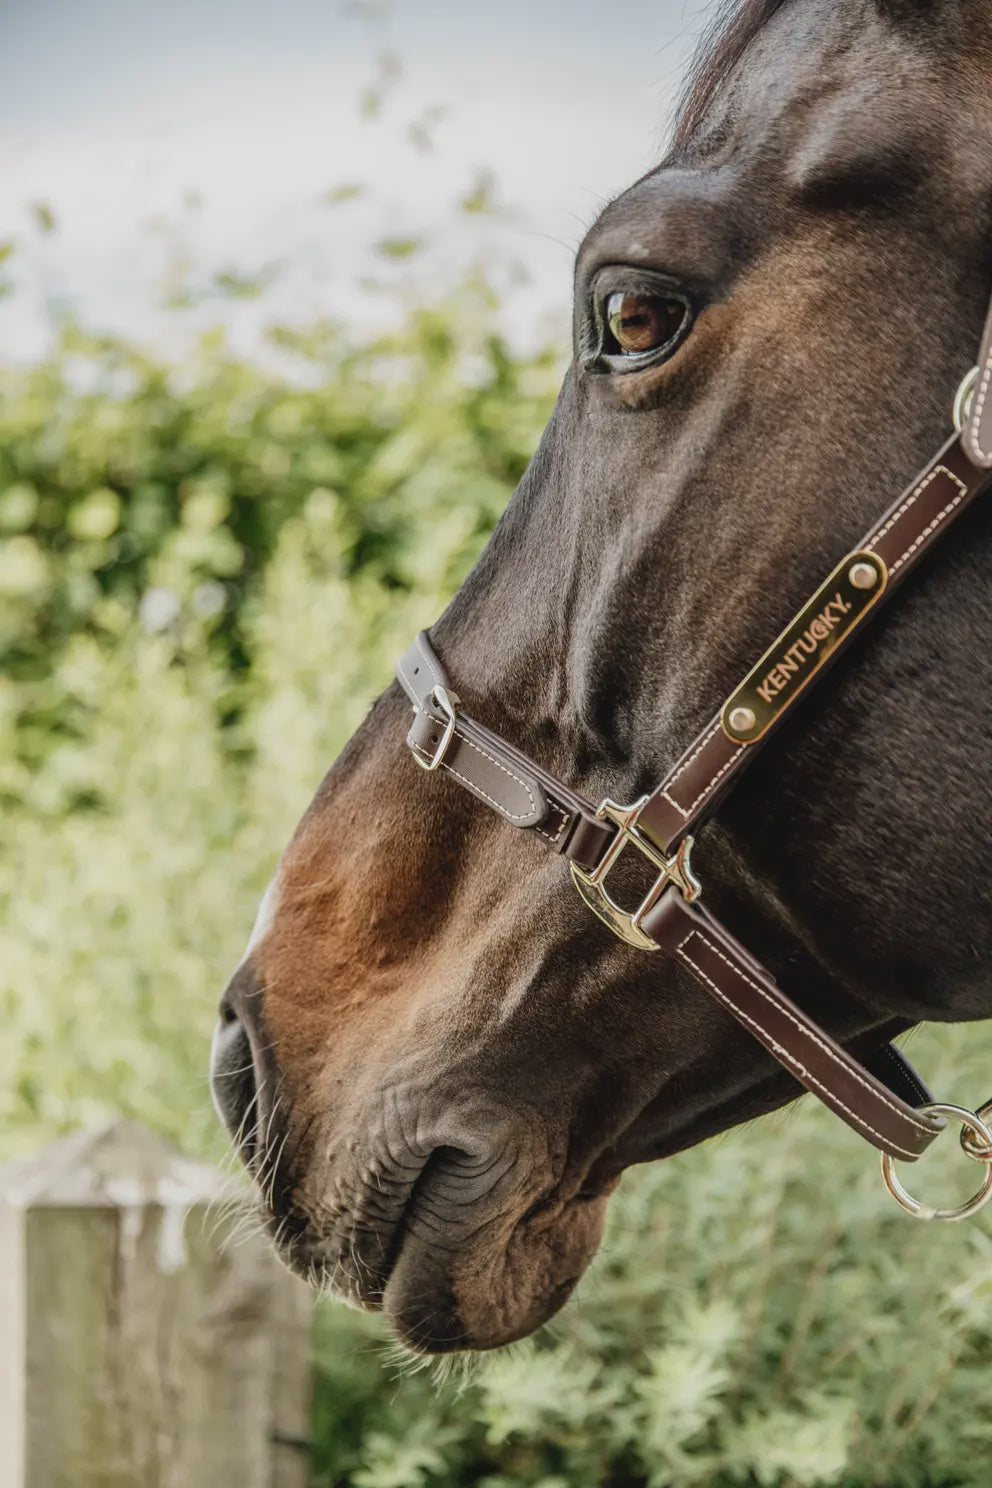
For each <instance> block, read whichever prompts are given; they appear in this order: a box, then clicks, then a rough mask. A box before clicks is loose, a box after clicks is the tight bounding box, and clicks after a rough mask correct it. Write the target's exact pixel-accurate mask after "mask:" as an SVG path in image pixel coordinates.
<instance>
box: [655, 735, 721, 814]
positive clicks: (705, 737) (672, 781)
mask: <svg viewBox="0 0 992 1488" xmlns="http://www.w3.org/2000/svg"><path fill="white" fill-rule="evenodd" d="M719 728H720V724H719V723H715V724H714V725H713V727H712V728H711V729H710V730H709V731H708V733H705V734H704V735H703V737H702V738H701V739H700V741H699V743H698V744H697V745H696V747H695V749H694V750H693V751H692V753H691V754H690V756H689V758H688V759H687V760H683V761H682V763H681V764H680V765H679V767H678V769H677V770H676V771H675V774H674V775H672V776H671V778H670V779H669V780H666V781H665V789H666V791H667V790H668V787H669V786H671V785H674V784H675V782H676V780H678V779H679V778H680V776H682V775H684V774H685V772H686V770H688V768H689V766H690V765H691V764H692V762H693V760H694V759H696V757H697V756H698V755H700V754H702V752H703V750H704V749H705V748H706V746H707V744H708V743H709V742H710V740H711V739H712V738H713V735H714V734H715V733H717V732H718V731H719ZM673 804H674V803H673Z"/></svg>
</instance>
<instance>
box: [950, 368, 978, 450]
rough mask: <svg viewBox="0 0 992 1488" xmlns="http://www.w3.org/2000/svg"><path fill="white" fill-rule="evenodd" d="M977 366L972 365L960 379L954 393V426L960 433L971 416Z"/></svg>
mask: <svg viewBox="0 0 992 1488" xmlns="http://www.w3.org/2000/svg"><path fill="white" fill-rule="evenodd" d="M978 373H979V368H978V367H972V369H971V371H970V372H967V373H966V374H965V376H964V377H963V378H962V379H961V386H960V387H959V388H958V390H957V392H956V393H955V394H954V427H955V429H957V431H958V433H959V434H960V433H961V432H962V430H963V429H964V426H965V424H966V423H967V422H968V420H969V418H970V417H971V400H972V398H974V396H975V389H976V387H977V386H978Z"/></svg>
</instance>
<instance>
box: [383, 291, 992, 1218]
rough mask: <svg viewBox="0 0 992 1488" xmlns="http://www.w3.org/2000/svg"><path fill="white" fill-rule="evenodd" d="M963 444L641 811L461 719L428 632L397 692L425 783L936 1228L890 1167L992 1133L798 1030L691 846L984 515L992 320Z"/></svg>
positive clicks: (896, 1071) (872, 534) (808, 1023)
mask: <svg viewBox="0 0 992 1488" xmlns="http://www.w3.org/2000/svg"><path fill="white" fill-rule="evenodd" d="M956 422H957V423H958V432H957V433H955V435H954V436H953V438H951V439H950V440H948V442H947V443H946V444H945V445H944V446H943V447H942V448H941V450H940V451H939V452H938V453H937V454H936V455H935V456H934V458H933V459H932V460H931V461H930V463H929V464H928V465H927V466H926V467H925V468H924V469H923V470H922V471H920V473H919V475H918V476H917V478H916V479H915V480H914V481H913V482H912V484H911V485H910V486H909V487H908V488H907V490H906V491H905V492H904V493H903V494H902V495H901V496H900V497H899V498H898V499H897V500H896V501H895V502H894V503H893V505H892V506H891V507H890V508H889V510H888V511H887V512H886V513H885V514H884V516H882V517H881V519H880V520H879V521H878V522H876V523H875V525H874V526H873V527H872V528H871V530H870V531H869V532H868V533H867V534H866V536H865V538H864V540H863V542H862V543H861V544H860V547H859V548H858V549H857V550H856V551H855V552H852V553H850V554H848V555H847V556H846V557H845V558H844V559H843V561H842V562H841V563H840V564H838V566H837V568H836V569H835V570H834V571H833V573H832V574H831V575H830V576H829V578H828V579H827V580H826V581H825V583H824V584H823V585H821V587H820V588H819V589H818V590H817V591H816V594H815V595H814V596H813V597H812V598H811V600H810V601H809V602H808V603H807V605H805V606H804V607H803V609H802V610H801V611H800V613H799V615H798V616H797V617H796V619H795V620H794V621H793V623H792V624H791V625H790V626H789V627H788V628H787V629H786V630H785V631H784V632H783V633H782V635H781V636H780V637H779V638H778V640H777V641H776V642H775V643H774V644H773V645H772V646H771V647H770V649H769V650H768V652H766V654H765V656H763V657H762V658H761V660H760V662H759V663H758V665H757V666H756V667H755V668H754V669H753V671H752V672H751V673H750V674H749V676H748V678H747V679H746V681H745V682H744V683H743V684H742V685H741V687H739V688H738V689H736V691H735V692H734V693H733V694H732V695H731V697H730V698H729V699H728V700H727V702H726V703H725V705H724V707H723V708H721V710H720V711H719V712H718V713H717V714H716V715H715V717H714V718H713V719H712V721H711V722H710V723H709V724H708V725H707V727H706V728H705V729H704V730H703V731H702V733H701V734H700V735H699V736H698V737H697V738H696V739H694V740H693V742H692V743H691V744H690V746H689V747H688V749H686V751H685V752H684V754H683V755H682V756H681V758H680V759H679V760H678V761H677V762H676V764H675V765H674V766H673V767H672V769H671V770H670V771H669V773H668V775H667V776H666V778H665V779H664V780H663V781H662V782H661V784H660V785H659V786H658V787H657V788H656V789H655V790H654V791H653V792H652V793H651V794H650V795H648V796H645V797H644V798H643V799H642V800H641V801H638V802H637V803H636V804H635V805H633V806H630V807H622V806H617V805H616V804H615V803H614V802H612V801H609V800H606V801H604V802H603V803H602V804H601V805H600V806H599V807H596V806H594V805H593V804H592V803H591V802H590V801H588V800H586V799H585V798H584V797H583V796H582V795H580V794H579V793H578V792H576V791H574V790H572V789H571V788H570V787H569V786H568V785H566V784H565V783H564V782H563V781H560V780H558V779H556V778H555V777H554V776H553V775H551V774H549V773H548V772H547V771H546V770H544V769H542V767H541V766H540V765H538V764H536V763H535V761H533V760H532V759H530V758H529V757H528V756H527V755H525V754H523V753H522V752H521V751H520V750H518V749H516V748H515V747H514V746H513V745H512V744H510V743H508V742H507V741H506V740H505V739H503V738H501V737H500V736H499V735H498V734H496V733H493V732H492V730H490V729H488V728H486V727H485V725H484V724H481V723H478V722H476V721H475V720H474V719H473V718H470V717H469V716H468V715H467V714H465V713H464V712H463V711H462V708H461V702H460V700H459V698H458V697H457V696H456V694H455V693H454V692H452V691H451V687H450V684H449V681H448V678H447V676H446V674H445V672H444V669H443V667H442V665H441V663H440V661H439V659H438V657H437V656H436V654H435V652H434V651H433V649H432V647H431V644H430V641H429V639H428V637H427V634H426V632H422V633H421V634H420V635H419V636H418V637H417V639H416V640H415V641H414V643H413V645H412V646H411V647H410V648H409V650H408V651H407V652H406V653H405V654H404V655H403V656H402V657H401V658H400V661H399V663H398V665H397V675H398V678H399V681H400V683H401V685H402V686H403V689H404V691H405V692H406V694H407V696H408V697H409V699H410V701H411V702H412V704H413V709H414V716H413V724H412V727H411V729H410V732H409V734H408V736H407V743H408V745H409V747H410V749H411V750H412V751H413V754H414V758H415V759H416V761H417V763H418V764H420V765H422V766H423V768H424V769H425V770H428V771H435V770H443V771H445V772H446V773H448V774H449V775H452V776H453V777H454V778H455V779H456V780H458V781H459V782H460V784H462V785H463V786H465V787H466V788H467V789H468V790H469V791H471V792H472V794H473V795H474V796H476V797H478V798H479V800H481V801H483V802H484V803H485V804H486V805H487V806H489V807H491V808H492V809H493V810H494V811H496V812H497V813H498V814H499V815H500V816H501V817H502V818H503V820H504V821H506V822H507V823H508V824H510V825H511V826H514V827H518V828H522V829H525V830H528V831H532V832H536V833H537V835H538V836H540V837H541V838H543V839H544V840H545V842H546V843H547V844H548V846H549V847H550V848H552V849H554V851H556V852H557V853H559V854H561V855H562V856H563V857H565V858H567V859H568V861H569V864H570V867H571V872H572V877H573V880H574V882H575V885H576V888H577V889H578V891H579V893H580V894H581V896H582V898H583V899H584V900H585V902H586V903H587V904H588V905H589V907H590V908H591V909H592V910H593V911H594V913H596V914H597V915H598V916H599V917H600V918H601V919H602V920H603V921H604V922H605V923H606V924H607V925H609V927H610V928H611V929H612V930H613V931H614V932H615V933H616V934H617V935H619V936H620V938H621V939H622V940H624V941H626V942H627V943H628V944H630V945H633V946H636V947H638V948H639V949H642V950H651V951H653V950H658V949H661V950H664V951H667V952H668V953H669V955H671V956H674V957H675V958H676V960H677V961H679V962H680V963H681V964H682V965H683V966H684V967H685V968H686V969H687V970H688V971H690V972H691V973H692V975H693V976H694V977H696V978H697V980H698V981H699V982H700V983H701V984H702V985H703V986H704V987H706V989H707V990H708V991H709V992H710V993H711V994H712V995H713V997H715V998H716V1000H717V1001H718V1002H719V1003H720V1004H721V1005H722V1006H723V1007H724V1008H726V1009H727V1011H728V1012H730V1013H732V1014H733V1016H734V1017H735V1018H737V1019H738V1021H739V1022H740V1023H741V1024H742V1025H743V1026H744V1027H745V1028H746V1029H747V1030H748V1031H749V1032H750V1033H751V1034H753V1035H754V1037H755V1038H757V1039H758V1040H759V1041H760V1042H761V1043H762V1044H764V1046H765V1048H766V1049H768V1050H769V1051H770V1052H771V1053H772V1054H773V1055H774V1056H775V1058H776V1059H777V1060H778V1061H779V1063H780V1064H782V1065H783V1066H784V1067H785V1069H786V1070H788V1072H789V1073H790V1074H791V1075H792V1076H794V1078H795V1079H796V1080H798V1081H799V1082H800V1084H802V1085H804V1086H805V1087H806V1089H807V1090H809V1091H811V1092H812V1093H813V1094H814V1095H816V1096H818V1097H819V1099H820V1100H821V1101H822V1102H823V1103H824V1104H825V1105H827V1106H828V1107H829V1108H830V1109H831V1110H832V1111H834V1112H835V1113H836V1114H837V1115H838V1116H840V1117H841V1118H842V1119H843V1120H844V1121H846V1122H847V1123H848V1125H849V1126H851V1127H853V1129H854V1130H855V1131H857V1132H859V1133H860V1134H861V1135H862V1136H863V1137H865V1138H866V1139H867V1140H868V1141H869V1142H871V1143H872V1144H873V1145H874V1146H875V1147H877V1148H879V1149H880V1151H881V1152H882V1153H883V1167H884V1168H885V1170H886V1179H887V1182H889V1186H890V1188H891V1189H892V1190H893V1192H894V1193H896V1197H898V1198H899V1199H900V1202H902V1203H904V1207H907V1208H909V1209H910V1212H913V1213H917V1214H919V1215H921V1217H933V1215H934V1214H935V1212H936V1213H937V1214H939V1215H941V1216H942V1217H955V1218H956V1217H959V1211H947V1212H946V1214H945V1213H944V1211H933V1210H928V1209H925V1208H924V1206H922V1205H918V1204H916V1203H915V1201H913V1200H909V1199H908V1196H907V1195H906V1194H905V1193H904V1191H902V1190H901V1187H900V1185H899V1184H898V1181H897V1180H895V1179H894V1175H893V1173H892V1168H891V1160H892V1159H893V1158H902V1159H905V1160H907V1161H913V1160H915V1159H916V1158H918V1157H919V1156H920V1155H921V1154H922V1153H923V1152H924V1151H925V1150H926V1149H927V1147H928V1146H929V1145H930V1143H931V1142H932V1141H933V1140H934V1139H935V1137H937V1136H938V1135H939V1134H940V1132H941V1131H942V1130H943V1129H944V1127H945V1125H946V1119H945V1118H946V1116H947V1115H948V1114H950V1115H953V1116H955V1117H957V1118H958V1119H959V1120H961V1121H962V1123H963V1126H964V1128H965V1130H964V1132H963V1133H962V1143H963V1145H964V1147H965V1151H966V1152H967V1153H968V1154H969V1155H970V1156H972V1157H977V1158H979V1159H980V1160H982V1161H985V1162H987V1163H988V1164H989V1167H988V1173H987V1176H986V1182H985V1185H984V1186H983V1189H982V1192H981V1194H980V1195H979V1196H978V1197H977V1199H976V1200H975V1201H973V1203H972V1205H969V1206H965V1208H966V1209H967V1211H968V1212H972V1210H973V1208H974V1207H977V1203H978V1201H979V1200H981V1201H984V1199H985V1198H988V1197H989V1196H990V1194H992V1131H990V1130H989V1127H988V1126H987V1125H986V1124H985V1121H983V1120H982V1119H981V1118H982V1117H983V1116H987V1115H988V1108H983V1109H982V1112H980V1113H979V1116H977V1117H976V1116H974V1115H972V1113H970V1112H964V1111H962V1110H960V1109H959V1108H958V1107H946V1106H939V1107H935V1106H934V1103H933V1101H932V1097H931V1096H930V1095H929V1093H928V1091H927V1090H926V1088H925V1086H923V1085H922V1083H921V1082H920V1081H919V1079H918V1078H917V1077H916V1075H915V1074H914V1072H913V1070H912V1069H911V1068H910V1066H909V1065H908V1063H907V1061H906V1060H905V1059H904V1057H903V1056H902V1055H901V1054H900V1053H899V1051H898V1050H896V1049H893V1048H892V1047H891V1046H889V1045H885V1046H884V1047H883V1048H882V1049H881V1050H880V1051H879V1052H878V1054H877V1055H876V1056H875V1057H874V1058H873V1059H871V1060H870V1061H868V1062H866V1063H860V1062H859V1061H858V1060H856V1059H855V1058H854V1057H853V1056H852V1055H851V1054H849V1053H848V1052H847V1051H846V1050H845V1049H844V1048H842V1047H841V1045H840V1044H838V1043H837V1042H836V1040H834V1039H833V1038H832V1037H831V1036H830V1035H829V1034H828V1033H827V1032H826V1031H825V1030H824V1029H822V1028H820V1027H819V1026H818V1025H817V1024H816V1023H815V1022H814V1021H813V1020H812V1019H811V1018H809V1017H808V1016H807V1015H806V1014H805V1013H803V1012H802V1011H801V1010H800V1009H799V1008H798V1007H797V1006H796V1004H795V1003H793V1002H792V1001H791V1000H790V999H789V998H788V997H787V996H786V994H785V993H784V992H783V991H782V990H781V989H780V988H779V987H778V986H777V984H776V982H775V980H774V979H773V978H772V976H771V975H770V974H769V973H768V972H767V971H766V970H765V968H764V967H763V966H761V965H760V963H759V962H758V961H756V960H755V958H754V957H753V956H752V955H751V954H750V953H749V952H748V951H747V950H746V949H745V948H744V947H743V946H742V945H741V944H740V943H739V942H738V941H737V940H736V939H735V938H734V937H733V936H732V935H731V934H730V932H729V931H728V930H727V929H726V928H725V927H724V926H723V925H722V924H721V923H720V922H719V920H717V919H716V917H715V916H714V915H713V914H711V913H710V912H709V910H708V909H706V908H705V906H703V905H702V904H701V903H700V902H699V897H700V893H701V887H700V884H699V882H698V880H697V879H696V877H695V875H694V873H693V871H692V868H691V865H690V853H691V849H692V843H693V839H692V836H691V833H692V832H693V831H694V830H695V829H696V828H698V827H699V826H701V825H702V824H703V822H705V821H706V820H707V818H708V817H709V816H710V815H711V814H712V812H713V811H714V809H715V807H716V806H717V804H718V802H719V801H720V800H721V799H722V798H723V797H724V796H725V795H726V794H727V792H728V791H729V790H730V789H731V788H732V787H733V786H734V785H735V784H736V782H737V781H738V779H739V778H740V776H741V774H742V772H743V771H744V769H745V768H746V766H747V765H748V764H749V763H750V762H751V760H752V759H753V757H754V755H755V754H756V753H757V751H758V750H759V749H760V748H761V746H762V744H763V743H764V741H765V740H766V739H767V738H769V737H770V736H771V734H772V733H773V732H774V731H775V729H777V728H778V727H779V726H780V725H781V724H782V722H783V721H784V720H785V719H786V718H787V717H789V716H790V715H791V713H792V712H793V710H794V708H795V706H796V704H797V703H798V701H799V700H800V699H801V698H802V697H803V696H804V695H805V693H806V692H807V691H808V689H809V687H810V686H811V685H812V684H814V683H815V682H816V681H817V680H819V678H820V677H822V675H823V674H824V672H825V670H826V669H827V668H828V666H829V665H830V664H831V663H832V662H833V661H834V660H835V659H836V657H837V656H838V655H840V653H841V652H842V651H843V650H844V649H845V648H846V646H847V645H848V644H849V643H850V641H851V640H852V639H853V638H854V637H855V636H856V635H858V634H859V633H860V632H861V630H862V629H863V628H864V626H865V624H866V623H867V621H868V619H869V618H870V617H871V616H872V615H873V614H874V613H875V611H877V610H880V609H881V608H883V607H884V606H885V605H886V604H888V603H889V602H890V601H891V600H892V598H893V597H894V596H895V594H896V593H897V591H898V590H899V589H900V587H901V586H902V585H903V584H904V583H905V581H906V580H907V578H908V577H909V575H910V574H911V573H912V571H913V569H914V568H915V567H916V566H917V564H918V563H919V562H920V561H921V559H922V558H923V557H924V555H925V554H926V553H927V552H928V551H929V550H930V549H931V548H932V547H933V546H934V545H935V544H936V543H937V542H938V540H939V539H940V538H941V537H942V536H943V534H944V533H945V532H946V531H947V529H948V528H949V527H950V526H951V524H952V523H953V522H954V521H955V520H956V518H957V517H958V516H960V514H961V513H962V512H963V511H964V510H965V509H966V508H967V507H968V506H969V504H970V503H971V502H972V501H973V500H974V498H975V497H976V496H978V495H980V494H981V493H983V492H984V491H985V490H986V489H987V488H988V487H989V486H990V485H992V308H990V311H989V317H988V321H987V324H986V328H985V335H984V339H983V344H982V349H981V356H980V361H979V365H978V367H977V368H976V369H975V371H973V372H972V373H970V374H969V377H968V378H967V379H966V380H965V383H964V384H962V388H961V391H960V393H959V399H958V404H957V405H956ZM628 847H633V848H636V849H637V850H638V851H639V852H640V853H642V854H643V855H644V856H646V857H647V858H648V859H649V861H650V862H651V863H652V864H653V866H654V867H655V869H656V870H657V873H658V877H657V880H656V882H655V884H654V886H653V887H652V889H651V891H650V892H649V893H648V895H647V897H646V898H645V900H644V902H643V903H642V904H641V906H640V908H639V909H638V910H637V911H636V912H635V913H632V914H631V913H628V912H627V911H625V910H624V909H622V908H621V907H620V906H619V905H617V904H616V903H615V902H614V901H613V900H612V899H611V897H610V895H609V893H608V890H607V878H608V875H609V872H610V870H611V868H612V867H613V866H614V864H615V863H616V861H617V859H618V858H619V856H620V855H621V853H622V852H623V851H624V850H625V849H626V848H628Z"/></svg>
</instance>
